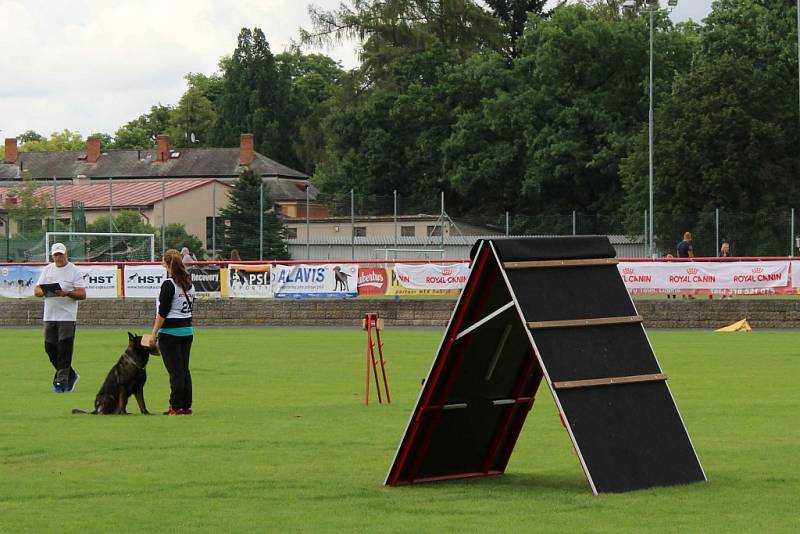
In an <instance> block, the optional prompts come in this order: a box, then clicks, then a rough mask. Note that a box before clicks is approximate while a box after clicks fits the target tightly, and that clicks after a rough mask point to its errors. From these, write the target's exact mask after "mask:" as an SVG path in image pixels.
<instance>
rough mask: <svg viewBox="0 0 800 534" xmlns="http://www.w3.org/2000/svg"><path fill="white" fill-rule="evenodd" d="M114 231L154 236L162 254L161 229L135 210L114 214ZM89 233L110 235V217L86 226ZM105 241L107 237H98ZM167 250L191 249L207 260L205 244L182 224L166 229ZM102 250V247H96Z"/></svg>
mask: <svg viewBox="0 0 800 534" xmlns="http://www.w3.org/2000/svg"><path fill="white" fill-rule="evenodd" d="M112 229H113V231H114V232H118V233H126V234H153V235H154V236H155V239H154V244H153V247H154V248H155V250H156V254H160V252H161V248H162V246H161V228H154V227H153V226H152V225H151V224H150V223H148V222H146V221H145V220H144V218H143V217H142V214H141V213H139V212H138V211H134V210H121V211H118V212H117V213H115V214H114V218H113V219H112ZM86 231H87V232H98V233H108V231H109V226H108V215H103V216H100V217H98V218H97V219H95V220H94V221H92V222H91V223H89V224H88V225H87V226H86ZM96 239H97V240H99V241H101V242H102V241H103V240H105V239H106V238H105V237H97V238H96ZM164 241H165V246H164V248H165V249H169V248H174V249H177V250H180V249H181V248H183V247H189V249H190V250H191V251H192V252H193V253H194V254H195V255H196V256H197V259H199V260H203V259H205V258H206V254H205V250H204V249H203V242H202V241H201V240H200V239H199V238H198V237H197V236H194V235H191V234H189V233H187V232H186V227H185V226H184V225H183V224H181V223H170V224H167V226H166V228H164ZM94 248H100V247H94Z"/></svg>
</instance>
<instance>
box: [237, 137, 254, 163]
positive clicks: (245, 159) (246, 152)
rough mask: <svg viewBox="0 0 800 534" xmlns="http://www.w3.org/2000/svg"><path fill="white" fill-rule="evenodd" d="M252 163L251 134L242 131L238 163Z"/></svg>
mask: <svg viewBox="0 0 800 534" xmlns="http://www.w3.org/2000/svg"><path fill="white" fill-rule="evenodd" d="M251 163H253V134H249V133H243V134H242V135H241V137H240V140H239V165H244V166H247V165H250V164H251Z"/></svg>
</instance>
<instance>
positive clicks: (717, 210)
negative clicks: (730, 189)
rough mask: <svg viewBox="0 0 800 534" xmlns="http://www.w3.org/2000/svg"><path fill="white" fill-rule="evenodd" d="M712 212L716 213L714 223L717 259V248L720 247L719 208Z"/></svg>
mask: <svg viewBox="0 0 800 534" xmlns="http://www.w3.org/2000/svg"><path fill="white" fill-rule="evenodd" d="M714 211H715V212H716V222H715V224H716V227H717V257H718V258H719V247H720V242H719V208H716V209H715V210H714Z"/></svg>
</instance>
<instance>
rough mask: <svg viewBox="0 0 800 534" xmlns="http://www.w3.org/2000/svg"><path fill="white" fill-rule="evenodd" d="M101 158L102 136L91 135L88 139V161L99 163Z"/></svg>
mask: <svg viewBox="0 0 800 534" xmlns="http://www.w3.org/2000/svg"><path fill="white" fill-rule="evenodd" d="M98 159H100V138H99V137H89V138H88V139H87V140H86V162H87V163H97V160H98Z"/></svg>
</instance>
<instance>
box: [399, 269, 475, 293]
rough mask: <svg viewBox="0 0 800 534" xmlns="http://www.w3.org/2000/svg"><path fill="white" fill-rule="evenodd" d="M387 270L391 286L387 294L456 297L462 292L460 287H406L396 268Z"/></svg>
mask: <svg viewBox="0 0 800 534" xmlns="http://www.w3.org/2000/svg"><path fill="white" fill-rule="evenodd" d="M386 271H387V272H388V273H389V287H388V288H387V289H386V294H387V295H394V296H408V297H414V296H419V295H436V296H444V297H447V296H449V297H454V296H458V294H459V293H460V292H461V290H460V289H416V288H410V287H405V286H404V285H403V284H402V283H401V282H400V280H398V278H397V273H396V272H395V270H394V269H391V268H388V269H386Z"/></svg>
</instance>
